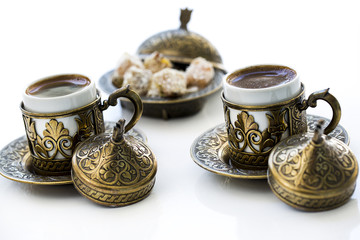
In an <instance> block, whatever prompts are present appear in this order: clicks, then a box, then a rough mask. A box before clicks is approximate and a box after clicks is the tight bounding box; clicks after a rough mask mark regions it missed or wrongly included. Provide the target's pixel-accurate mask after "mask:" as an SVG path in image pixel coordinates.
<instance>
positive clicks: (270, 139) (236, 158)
mask: <svg viewBox="0 0 360 240" xmlns="http://www.w3.org/2000/svg"><path fill="white" fill-rule="evenodd" d="M221 98H222V102H223V106H224V115H225V123H226V128H227V133H228V150H229V155H230V160H231V163H232V165H234V167H237V168H247V169H266V168H267V166H268V158H269V154H270V152H271V150H272V149H273V147H274V146H275V145H276V144H277V143H279V142H280V141H281V140H283V139H285V138H286V137H288V136H291V135H295V134H299V133H304V132H306V131H307V122H306V111H305V110H306V109H307V108H308V107H316V102H317V100H319V99H321V100H324V101H326V102H327V103H329V104H330V106H331V108H332V111H333V116H332V120H331V122H330V123H329V125H328V126H327V127H326V129H325V131H324V132H325V134H327V133H330V132H331V131H332V130H334V129H335V127H336V126H337V124H338V123H339V121H340V117H341V109H340V105H339V102H338V101H337V99H336V98H335V97H334V96H333V95H331V94H330V93H329V89H324V90H321V91H318V92H314V93H312V94H311V95H310V96H309V97H308V99H305V87H304V84H303V83H301V82H300V78H299V75H298V74H297V72H296V71H295V70H293V69H292V68H289V67H286V66H280V65H256V66H250V67H246V68H243V69H239V70H237V71H234V72H232V73H229V74H227V75H226V76H225V77H224V79H223V93H222V96H221Z"/></svg>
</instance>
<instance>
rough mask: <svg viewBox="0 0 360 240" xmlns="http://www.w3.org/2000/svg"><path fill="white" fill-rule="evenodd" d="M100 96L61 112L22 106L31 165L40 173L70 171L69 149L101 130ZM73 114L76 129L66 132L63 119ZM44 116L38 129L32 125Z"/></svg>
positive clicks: (63, 172) (102, 121)
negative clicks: (23, 107) (56, 112)
mask: <svg viewBox="0 0 360 240" xmlns="http://www.w3.org/2000/svg"><path fill="white" fill-rule="evenodd" d="M99 102H100V98H98V99H97V100H96V101H94V102H93V103H91V104H90V105H88V106H85V107H83V108H80V109H76V110H72V111H68V112H64V113H61V114H53V115H51V114H35V113H29V112H27V111H25V110H23V109H22V110H23V120H24V125H25V130H26V135H27V137H28V141H29V147H30V152H31V155H32V157H33V161H32V163H33V166H34V169H35V171H36V172H37V173H39V174H43V175H63V174H70V170H71V157H72V152H73V150H74V149H75V147H76V146H77V144H78V143H79V142H81V141H84V140H85V139H86V138H88V137H90V136H92V135H95V134H98V133H100V132H103V131H104V129H105V128H104V120H103V117H102V112H101V111H100V110H99ZM71 117H74V120H73V121H74V122H76V125H77V130H76V132H75V133H74V134H73V135H70V131H69V129H68V128H67V127H66V126H64V123H63V121H64V119H69V118H71ZM43 119H48V120H47V121H46V122H45V123H44V128H43V130H40V131H42V132H38V130H37V129H36V126H35V125H36V121H38V120H39V121H40V120H43Z"/></svg>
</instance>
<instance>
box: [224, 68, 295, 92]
mask: <svg viewBox="0 0 360 240" xmlns="http://www.w3.org/2000/svg"><path fill="white" fill-rule="evenodd" d="M296 75H297V74H296V72H295V71H294V70H293V69H291V68H288V67H285V66H274V65H259V66H253V67H248V68H244V69H242V70H240V71H237V72H235V73H234V74H232V75H230V76H229V77H228V79H227V81H228V83H229V84H230V85H232V86H235V87H239V88H268V87H273V86H277V85H282V84H286V83H288V82H290V81H292V80H293V79H295V77H296Z"/></svg>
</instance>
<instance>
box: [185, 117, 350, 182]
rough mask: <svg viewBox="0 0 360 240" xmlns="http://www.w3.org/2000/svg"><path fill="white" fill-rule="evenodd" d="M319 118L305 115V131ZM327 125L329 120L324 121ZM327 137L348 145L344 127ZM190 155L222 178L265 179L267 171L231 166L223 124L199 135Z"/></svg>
mask: <svg viewBox="0 0 360 240" xmlns="http://www.w3.org/2000/svg"><path fill="white" fill-rule="evenodd" d="M320 119H321V118H320V117H319V116H315V115H310V114H308V115H306V120H307V124H308V126H307V131H308V132H313V131H314V129H315V126H316V123H317V122H318V120H320ZM325 121H326V123H329V122H330V120H329V119H325ZM329 136H331V137H333V138H336V139H338V140H339V141H342V142H343V143H345V144H346V145H348V144H349V142H350V140H349V135H348V133H347V131H346V129H345V128H344V127H342V126H341V125H337V126H336V128H335V129H334V131H332V132H331V133H329ZM190 154H191V157H192V159H193V161H194V162H195V163H196V164H197V165H199V166H200V167H202V168H204V169H205V170H207V171H209V172H212V173H216V174H219V175H222V176H226V177H231V178H242V179H266V178H267V169H245V168H236V167H235V166H233V164H232V161H231V159H230V156H229V155H230V154H229V145H228V135H227V128H226V125H225V123H222V124H220V125H218V126H215V127H214V128H211V129H209V130H208V131H206V132H204V133H203V134H201V135H200V136H199V137H198V138H197V139H195V140H194V142H193V144H192V145H191V149H190Z"/></svg>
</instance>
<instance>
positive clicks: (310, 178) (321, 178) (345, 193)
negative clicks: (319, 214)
mask: <svg viewBox="0 0 360 240" xmlns="http://www.w3.org/2000/svg"><path fill="white" fill-rule="evenodd" d="M322 125H323V121H319V123H318V124H317V126H316V129H315V132H314V134H310V133H304V134H299V135H294V136H291V137H289V138H287V139H285V140H283V141H281V142H280V143H279V144H278V145H276V146H275V147H274V149H273V150H272V153H271V154H270V156H269V174H268V182H269V184H270V187H271V189H272V190H273V192H274V193H275V195H277V196H278V197H279V198H280V200H282V201H284V202H285V203H287V204H289V205H291V206H293V207H295V208H298V209H301V210H306V211H321V210H328V209H332V208H335V207H338V206H340V205H342V204H344V203H345V202H346V201H347V200H348V199H349V198H350V197H351V195H352V193H353V192H354V189H355V184H356V178H357V175H358V164H357V161H356V158H355V155H354V154H353V153H352V151H351V150H350V148H349V147H348V146H347V145H346V144H345V143H343V142H341V141H339V140H338V139H336V138H332V137H330V136H324V135H323V134H322V133H323V129H322Z"/></svg>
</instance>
